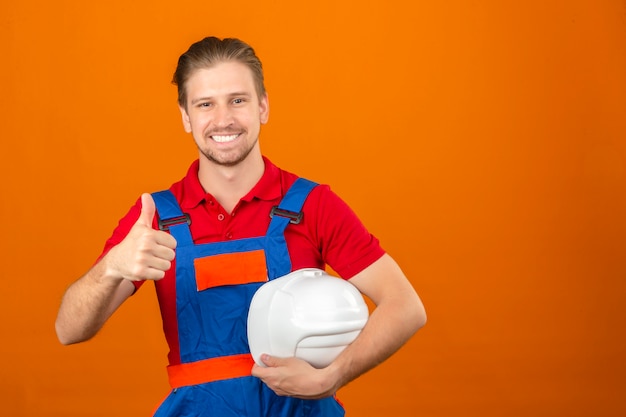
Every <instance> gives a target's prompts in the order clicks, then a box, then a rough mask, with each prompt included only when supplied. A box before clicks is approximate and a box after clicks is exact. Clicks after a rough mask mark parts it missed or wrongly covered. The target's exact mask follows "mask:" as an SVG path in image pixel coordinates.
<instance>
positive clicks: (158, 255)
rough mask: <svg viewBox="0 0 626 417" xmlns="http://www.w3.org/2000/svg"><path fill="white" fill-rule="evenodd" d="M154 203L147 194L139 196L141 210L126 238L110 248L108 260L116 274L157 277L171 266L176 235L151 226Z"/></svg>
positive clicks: (138, 278)
mask: <svg viewBox="0 0 626 417" xmlns="http://www.w3.org/2000/svg"><path fill="white" fill-rule="evenodd" d="M155 212H156V207H155V205H154V200H153V199H152V196H151V195H150V194H143V195H142V196H141V214H140V215H139V218H138V219H137V222H136V223H135V224H134V226H133V227H132V229H130V232H129V233H128V235H127V236H126V238H125V239H124V240H123V241H122V242H120V244H119V245H117V246H115V247H114V248H112V249H111V250H110V251H109V253H108V255H107V258H108V259H107V263H108V265H109V267H110V268H111V269H113V271H114V275H115V276H120V277H121V278H125V279H128V280H130V281H140V280H144V279H150V280H159V279H161V278H163V277H164V276H165V272H166V271H167V270H169V269H170V268H171V266H172V261H173V260H174V257H175V255H176V253H175V251H174V249H176V239H174V237H172V236H171V235H170V234H169V233H166V232H163V231H161V230H155V229H153V228H152V222H153V220H154V215H155Z"/></svg>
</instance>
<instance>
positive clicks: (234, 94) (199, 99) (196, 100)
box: [191, 91, 252, 104]
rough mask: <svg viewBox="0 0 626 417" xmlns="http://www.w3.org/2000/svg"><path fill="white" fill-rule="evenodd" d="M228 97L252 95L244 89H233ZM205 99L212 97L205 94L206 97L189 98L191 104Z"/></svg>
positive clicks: (211, 98)
mask: <svg viewBox="0 0 626 417" xmlns="http://www.w3.org/2000/svg"><path fill="white" fill-rule="evenodd" d="M228 97H229V98H232V97H246V98H249V97H252V94H250V93H248V92H245V91H235V92H233V93H229V94H228ZM206 100H213V97H211V96H206V97H198V98H194V99H193V100H191V104H196V103H198V102H199V101H206Z"/></svg>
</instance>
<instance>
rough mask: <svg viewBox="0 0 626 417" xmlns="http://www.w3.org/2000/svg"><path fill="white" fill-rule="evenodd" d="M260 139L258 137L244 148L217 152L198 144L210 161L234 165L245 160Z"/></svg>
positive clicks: (229, 165)
mask: <svg viewBox="0 0 626 417" xmlns="http://www.w3.org/2000/svg"><path fill="white" fill-rule="evenodd" d="M209 140H212V139H209ZM258 141H259V139H258V138H257V139H256V140H255V141H254V142H253V143H251V144H250V146H248V147H246V148H243V149H234V150H233V151H231V152H228V153H223V152H215V151H212V150H211V149H209V148H208V147H207V148H206V149H202V148H201V147H199V146H198V149H199V150H200V153H201V154H202V155H204V157H205V158H206V159H207V160H209V161H210V162H212V163H214V164H216V165H219V166H224V167H233V166H236V165H238V164H240V163H241V162H243V161H244V160H245V159H246V158H247V157H248V155H250V153H251V152H252V150H253V149H254V147H255V146H256V144H257V142H258Z"/></svg>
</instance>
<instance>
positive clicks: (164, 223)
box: [157, 213, 191, 232]
mask: <svg viewBox="0 0 626 417" xmlns="http://www.w3.org/2000/svg"><path fill="white" fill-rule="evenodd" d="M157 222H158V224H159V230H163V231H165V232H167V231H168V230H170V227H171V226H177V225H179V224H183V223H187V226H189V225H190V224H191V217H189V214H187V213H183V215H182V216H178V217H172V218H171V219H165V220H161V219H160V218H157Z"/></svg>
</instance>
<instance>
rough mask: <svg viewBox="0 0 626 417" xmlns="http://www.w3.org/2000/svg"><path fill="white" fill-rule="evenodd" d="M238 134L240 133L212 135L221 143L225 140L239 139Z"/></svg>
mask: <svg viewBox="0 0 626 417" xmlns="http://www.w3.org/2000/svg"><path fill="white" fill-rule="evenodd" d="M237 136H239V135H228V136H221V135H220V136H218V135H213V136H211V137H212V138H213V140H214V141H216V142H219V143H224V142H231V141H233V140H235V139H237Z"/></svg>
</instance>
